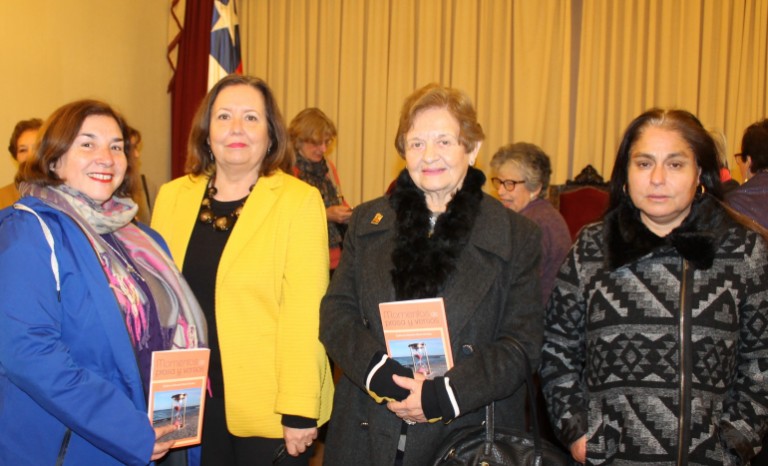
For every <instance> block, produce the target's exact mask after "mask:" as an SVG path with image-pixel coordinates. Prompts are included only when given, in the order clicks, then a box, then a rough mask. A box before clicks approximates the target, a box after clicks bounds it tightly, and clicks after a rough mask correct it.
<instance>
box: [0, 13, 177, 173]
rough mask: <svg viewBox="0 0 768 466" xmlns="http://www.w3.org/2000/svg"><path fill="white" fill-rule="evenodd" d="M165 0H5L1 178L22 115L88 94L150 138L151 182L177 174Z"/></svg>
mask: <svg viewBox="0 0 768 466" xmlns="http://www.w3.org/2000/svg"><path fill="white" fill-rule="evenodd" d="M167 3H168V2H166V1H163V0H23V1H12V0H0V44H2V45H1V46H0V76H2V78H0V79H2V85H0V92H1V93H2V94H0V105H2V110H0V144H1V146H0V153H1V154H2V156H0V185H5V184H7V183H10V182H11V181H12V179H13V175H14V173H15V171H16V165H15V163H14V162H13V159H12V158H11V156H10V155H9V154H8V150H7V147H8V140H9V138H10V135H11V132H12V130H13V126H14V125H15V124H16V121H18V120H20V119H26V118H30V117H33V116H38V117H40V118H43V119H45V117H47V116H48V115H49V114H50V113H51V112H52V111H53V110H55V109H56V108H58V107H59V106H60V105H62V104H64V103H66V102H69V101H72V100H76V99H81V98H96V99H101V100H105V101H107V102H109V103H110V104H112V105H113V106H115V107H116V108H117V109H118V110H119V111H121V112H122V113H123V114H124V115H125V117H126V118H127V119H128V122H129V123H130V124H131V125H133V126H135V127H136V128H138V129H139V130H140V131H141V132H142V134H143V139H144V151H143V152H142V172H143V173H145V174H146V175H147V178H149V183H150V186H151V187H155V188H156V187H157V186H158V185H159V184H160V183H162V182H164V181H166V180H167V179H168V178H169V177H170V164H169V158H170V156H169V155H168V154H170V96H169V95H168V94H167V93H166V88H167V85H168V79H169V77H170V69H169V67H168V64H167V62H166V58H165V44H166V31H167V25H168V5H167Z"/></svg>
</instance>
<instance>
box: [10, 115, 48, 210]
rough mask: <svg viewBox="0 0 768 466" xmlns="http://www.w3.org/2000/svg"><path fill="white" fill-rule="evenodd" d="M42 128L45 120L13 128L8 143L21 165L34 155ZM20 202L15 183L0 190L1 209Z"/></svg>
mask: <svg viewBox="0 0 768 466" xmlns="http://www.w3.org/2000/svg"><path fill="white" fill-rule="evenodd" d="M41 126H43V120H41V119H39V118H31V119H29V120H21V121H20V122H18V123H16V126H15V127H14V128H13V133H11V141H10V142H9V143H8V152H10V154H11V157H13V159H14V160H16V162H17V163H18V164H19V165H21V164H22V163H23V162H24V161H25V160H27V159H28V158H30V157H32V155H33V154H34V148H35V139H37V132H38V130H39V129H40V127H41ZM18 200H19V191H18V189H16V183H15V182H13V183H11V184H9V185H6V186H3V187H2V188H0V209H4V208H5V207H8V206H10V205H13V203H14V202H16V201H18Z"/></svg>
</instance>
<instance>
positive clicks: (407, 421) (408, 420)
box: [403, 419, 416, 426]
mask: <svg viewBox="0 0 768 466" xmlns="http://www.w3.org/2000/svg"><path fill="white" fill-rule="evenodd" d="M403 421H405V423H406V424H408V425H409V426H412V425H414V424H416V421H413V420H411V419H403Z"/></svg>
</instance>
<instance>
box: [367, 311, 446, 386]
mask: <svg viewBox="0 0 768 466" xmlns="http://www.w3.org/2000/svg"><path fill="white" fill-rule="evenodd" d="M379 312H380V313H381V323H382V326H383V328H384V339H385V340H386V343H387V353H388V354H389V357H390V358H392V359H394V360H395V361H397V362H399V363H400V364H402V365H403V366H404V367H407V368H409V369H412V370H413V372H414V373H417V372H418V373H421V374H424V376H425V377H426V378H428V379H432V378H434V377H437V376H441V375H443V374H445V373H446V372H447V371H448V369H450V368H451V367H453V354H452V353H451V340H450V337H449V335H448V323H447V321H446V318H445V303H444V302H443V298H428V299H413V300H409V301H393V302H387V303H380V304H379Z"/></svg>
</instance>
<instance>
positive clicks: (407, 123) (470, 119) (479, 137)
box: [395, 83, 485, 157]
mask: <svg viewBox="0 0 768 466" xmlns="http://www.w3.org/2000/svg"><path fill="white" fill-rule="evenodd" d="M429 108H445V109H447V110H448V112H450V114H451V115H453V117H454V118H456V121H458V122H459V144H461V145H462V146H464V150H465V151H466V152H472V151H473V150H475V147H477V144H478V143H479V142H482V141H483V139H485V134H484V133H483V128H482V126H480V123H478V122H477V112H476V111H475V107H474V106H473V105H472V101H471V100H469V97H468V96H467V95H466V94H465V93H463V92H461V91H459V90H457V89H452V88H450V87H445V86H441V85H439V84H435V83H432V84H427V85H426V86H424V87H422V88H421V89H417V90H416V91H414V92H413V94H411V95H410V96H408V97H407V98H406V99H405V102H404V103H403V108H402V110H400V124H399V125H398V127H397V135H396V136H395V149H397V153H398V154H400V156H401V157H405V134H406V133H407V132H408V131H409V130H410V129H411V127H412V126H413V120H414V119H415V117H416V115H417V114H418V113H419V112H421V111H422V110H426V109H429Z"/></svg>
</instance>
